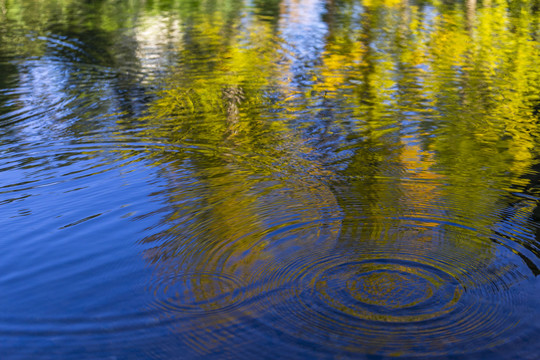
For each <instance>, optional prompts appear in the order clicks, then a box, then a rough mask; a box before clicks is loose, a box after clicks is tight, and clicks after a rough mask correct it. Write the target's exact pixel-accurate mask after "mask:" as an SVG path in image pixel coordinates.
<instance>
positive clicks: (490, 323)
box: [260, 246, 520, 356]
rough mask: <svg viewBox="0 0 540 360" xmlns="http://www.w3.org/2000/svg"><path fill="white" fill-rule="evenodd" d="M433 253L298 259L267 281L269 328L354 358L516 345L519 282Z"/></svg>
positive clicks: (474, 262) (459, 257)
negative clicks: (515, 285)
mask: <svg viewBox="0 0 540 360" xmlns="http://www.w3.org/2000/svg"><path fill="white" fill-rule="evenodd" d="M446 250H449V249H446ZM434 251H435V252H429V251H426V252H425V253H424V254H422V253H420V252H418V251H417V250H413V251H411V252H410V253H407V252H405V251H403V250H402V251H397V250H395V249H391V250H390V249H389V251H373V250H371V251H368V249H359V248H356V249H353V251H349V252H348V253H345V254H344V253H333V254H330V255H328V254H327V255H322V254H318V255H317V254H307V255H305V256H303V257H298V258H297V259H295V260H294V261H292V262H290V263H288V264H287V265H286V266H285V267H284V268H282V269H281V270H279V271H277V272H275V273H274V274H272V275H271V279H269V280H268V283H271V284H272V287H274V289H275V291H273V292H269V293H268V296H267V297H266V298H265V299H263V300H262V304H260V306H261V309H260V310H261V311H263V312H266V313H267V315H266V316H263V318H262V320H261V321H262V322H264V326H263V328H264V327H269V328H271V329H272V332H275V331H276V330H277V331H279V332H282V333H284V334H287V337H288V338H289V339H294V342H296V343H297V344H300V345H301V346H304V347H305V346H309V347H312V348H316V349H317V351H318V352H320V353H324V352H329V353H336V352H339V353H344V354H349V355H354V354H360V353H364V354H365V353H373V354H378V355H385V356H390V355H393V354H401V355H406V356H436V355H442V354H465V353H470V352H476V351H481V350H483V349H486V348H491V347H494V346H497V345H500V344H502V343H504V342H508V341H511V339H513V338H515V336H516V334H514V333H513V331H515V330H518V329H517V327H518V321H517V316H516V315H515V314H514V313H515V311H516V310H515V309H516V308H519V306H518V304H519V302H520V299H519V296H520V295H519V294H517V293H514V292H512V291H511V290H510V288H511V285H512V284H511V283H510V282H511V280H510V278H511V277H509V276H507V274H505V273H504V271H500V272H497V271H495V270H494V269H492V268H490V266H489V265H488V264H487V263H485V260H481V258H475V257H474V256H473V254H470V253H467V252H465V251H460V250H456V249H454V251H453V252H451V251H445V249H444V246H443V247H441V249H436V250H434ZM267 286H268V287H271V286H269V285H267ZM262 307H264V308H262ZM321 344H324V345H321Z"/></svg>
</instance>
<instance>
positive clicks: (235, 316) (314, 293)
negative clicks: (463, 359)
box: [140, 0, 540, 355]
mask: <svg viewBox="0 0 540 360" xmlns="http://www.w3.org/2000/svg"><path fill="white" fill-rule="evenodd" d="M302 4H303V5H305V6H310V9H312V11H320V13H315V14H314V13H310V14H308V15H309V16H308V15H306V14H302V13H300V12H299V13H291V11H300V9H301V8H302V7H301V6H299V5H302ZM324 5H325V7H323V6H322V3H319V2H318V1H307V0H306V1H299V2H296V1H291V2H281V3H280V4H279V6H277V7H275V8H273V7H272V8H269V9H265V11H264V13H265V14H266V15H265V16H260V17H259V16H258V15H256V14H257V12H255V14H254V13H252V12H251V11H250V9H249V8H246V9H244V8H242V7H232V8H231V7H227V6H224V5H223V6H221V5H216V6H215V7H214V8H212V10H211V11H208V12H203V11H202V9H195V10H193V11H194V12H195V13H196V14H192V15H188V16H186V18H185V19H183V22H184V25H183V26H184V29H185V33H184V34H183V38H182V41H181V42H178V44H177V49H176V50H175V51H177V56H178V59H179V61H178V63H177V64H176V65H174V66H172V67H171V69H169V73H168V75H167V76H166V77H165V78H164V86H163V88H162V89H160V90H159V91H158V92H157V95H158V99H157V100H155V101H154V102H152V103H151V104H150V105H149V108H148V111H147V113H146V115H145V116H144V118H143V121H144V122H145V123H146V124H147V125H146V126H145V128H144V129H143V130H142V131H141V134H140V136H141V138H144V139H153V141H155V142H158V143H160V144H161V145H160V146H156V147H153V148H152V149H151V154H149V155H150V156H151V157H152V158H153V161H154V165H156V166H159V167H160V168H161V169H162V170H161V173H162V176H163V177H164V178H165V179H167V181H168V186H167V187H166V188H165V189H162V190H161V191H160V192H158V193H156V194H155V196H156V197H157V198H158V199H160V201H162V202H163V208H162V210H161V211H160V213H161V214H162V222H161V224H159V225H158V226H157V227H156V229H157V230H156V231H155V233H154V234H153V235H152V236H148V237H146V238H145V239H144V240H143V243H145V244H146V246H150V249H149V250H147V251H146V253H145V255H146V257H147V258H148V261H149V262H150V263H151V264H153V265H154V266H155V267H156V269H157V270H156V271H157V273H156V274H157V276H158V277H159V278H160V279H169V280H170V284H169V285H167V286H170V287H175V286H176V287H178V288H179V290H178V291H179V293H178V294H179V295H174V296H171V297H168V296H169V295H167V294H168V292H166V291H165V292H163V294H161V295H160V294H158V295H157V296H158V297H160V296H162V297H164V298H167V299H168V300H164V301H170V302H173V303H175V304H178V307H176V305H172V307H166V308H164V310H165V311H166V312H167V311H169V314H170V316H173V317H174V316H178V317H179V318H182V317H184V316H185V315H186V314H185V313H184V312H183V310H182V309H181V308H180V307H181V306H190V304H191V305H193V306H200V309H204V310H205V311H204V312H203V313H201V316H202V317H203V318H204V321H199V320H200V319H198V320H197V321H195V320H194V319H191V320H193V321H191V320H190V321H191V322H190V326H191V327H188V328H189V329H192V330H193V331H195V332H196V333H197V334H198V335H197V336H196V337H195V338H194V339H195V340H194V341H196V342H198V344H199V345H194V346H196V347H197V349H198V350H197V351H200V352H202V353H207V352H210V353H211V352H213V351H218V350H217V349H219V348H220V347H221V346H225V344H229V343H230V342H233V343H234V340H232V339H233V338H234V336H233V333H234V331H235V329H236V330H238V328H242V327H244V326H246V327H248V328H249V326H250V321H252V320H246V319H258V321H260V322H261V323H263V324H264V326H263V328H265V327H269V328H274V329H279V331H283V332H285V333H287V334H288V336H290V337H292V338H295V339H297V340H298V341H299V342H298V343H299V344H302V343H305V342H310V341H312V340H311V339H310V338H309V337H308V336H304V335H299V334H303V332H308V333H309V331H310V329H318V330H321V331H322V330H324V331H325V332H327V333H335V334H336V336H337V338H339V339H340V340H335V341H334V340H329V339H326V341H327V342H328V349H330V350H331V351H334V350H336V349H340V350H342V351H345V353H346V354H354V353H357V352H363V351H372V352H375V353H381V354H387V355H388V354H394V353H400V351H401V353H404V354H409V355H411V354H419V353H420V354H435V353H443V352H456V353H462V352H467V351H470V350H471V349H478V350H480V349H483V348H489V347H491V346H494V344H495V343H496V342H497V339H498V338H499V337H501V336H503V337H504V336H506V335H507V332H506V331H507V329H509V328H512V327H513V326H514V325H515V319H514V318H511V317H510V316H507V314H505V313H504V308H505V306H510V307H511V306H512V304H513V302H514V301H515V299H514V295H515V294H513V293H511V291H510V290H508V289H509V288H511V286H512V282H511V281H509V280H508V278H509V277H512V278H513V279H514V280H512V281H515V279H518V278H524V277H525V276H524V275H523V269H522V267H523V266H524V264H523V263H522V262H521V260H520V259H519V258H518V257H516V259H515V260H514V261H515V262H516V263H515V264H514V266H506V265H505V266H502V265H501V266H500V267H498V266H497V264H496V263H497V259H496V255H495V249H494V245H493V242H492V241H491V240H490V233H491V232H490V229H492V228H494V227H496V226H497V222H498V221H499V219H500V218H499V213H500V212H501V211H503V210H504V208H505V206H509V204H508V203H505V201H504V200H503V199H502V197H501V194H502V193H503V192H504V190H505V189H507V188H508V187H510V186H512V185H513V184H514V183H513V182H514V181H516V182H519V181H522V180H520V179H521V178H520V175H522V174H523V173H524V172H526V171H527V170H528V169H529V168H530V167H531V166H532V165H533V164H534V163H535V162H536V161H537V160H536V158H537V154H536V153H535V150H534V149H535V147H536V146H537V143H536V141H537V140H536V139H537V135H538V119H537V118H536V117H535V116H534V106H536V105H535V104H536V101H537V96H538V95H537V94H538V93H539V89H538V86H539V84H540V81H539V80H540V72H539V71H538V69H540V63H539V61H540V56H539V54H538V51H539V48H538V43H537V40H538V39H537V38H536V37H537V34H535V32H534V26H536V25H535V24H537V23H538V19H537V17H538V15H537V14H535V13H533V12H532V11H530V9H531V6H532V4H531V2H527V1H523V2H512V4H511V6H513V7H516V6H517V7H520V8H519V9H518V10H519V11H517V10H515V9H510V10H512V11H508V7H509V6H510V5H508V3H507V2H506V1H500V0H494V1H484V2H483V3H482V4H476V2H475V1H466V2H465V3H462V2H457V3H452V4H450V3H448V4H447V3H445V2H443V3H439V2H419V3H416V2H414V1H401V0H386V1H377V0H373V1H367V0H365V1H359V2H357V1H329V2H327V3H325V4H324ZM255 6H257V5H255ZM268 11H271V12H274V13H272V14H271V15H270V17H271V18H272V19H283V18H286V19H289V20H290V21H297V20H298V18H303V19H304V20H305V19H306V18H309V21H307V22H302V21H298V23H297V27H296V28H297V29H300V30H301V29H315V28H317V29H319V30H320V29H324V31H323V34H324V36H321V37H317V36H318V35H319V34H320V33H315V34H310V33H295V34H294V36H292V35H291V33H290V32H288V31H284V29H283V26H284V25H283V24H284V23H283V22H280V21H267V20H268V18H267V17H266V16H268V14H267V12H268ZM323 12H324V14H323ZM512 14H514V15H515V16H511V15H512ZM195 15H196V16H195ZM310 21H311V22H316V24H313V23H310ZM314 25H316V26H314ZM306 43H309V44H311V45H310V46H312V49H313V53H311V54H308V55H306V54H305V51H304V50H305V47H302V46H304V45H305V44H306ZM299 48H302V49H304V50H302V51H298V49H299ZM319 50H320V51H319ZM514 250H515V251H516V252H518V253H519V252H520V249H519V246H517V247H516V248H515V249H514ZM336 254H337V255H336ZM530 260H531V259H530ZM531 261H533V262H537V261H538V259H532V260H531ZM370 262H374V264H371V265H370V266H368V265H366V264H368V263H370ZM487 268H489V269H491V270H490V272H489V273H487V272H485V271H484V270H482V269H487ZM497 268H498V269H499V270H495V269H497ZM518 268H519V269H521V270H519V271H517V270H516V269H518ZM501 269H502V270H501ZM360 270H362V271H360ZM342 271H344V272H342ZM359 271H360V272H359ZM514 271H516V272H515V273H513V272H514ZM509 273H510V275H509ZM518 273H519V275H518ZM209 274H214V275H215V276H218V275H219V276H226V277H227V278H228V279H233V280H231V281H230V283H231V284H237V286H236V285H231V286H229V285H227V286H226V287H225V290H223V289H224V288H223V286H222V281H221V280H219V281H214V278H213V276H210V275H209ZM490 274H491V275H490ZM493 274H496V276H492V275H493ZM186 276H189V277H190V280H189V284H183V285H182V284H178V283H175V282H176V280H175V279H185V277H186ZM182 281H183V280H182ZM220 284H221V285H220ZM494 287H498V288H500V289H505V290H501V291H494V290H493V288H494ZM188 290H189V291H188ZM182 293H183V294H184V295H182ZM233 294H242V296H233ZM327 295H328V296H327ZM480 296H484V297H485V298H486V299H487V300H486V301H487V305H486V306H485V307H484V308H480V307H478V306H477V305H475V301H476V300H475V299H476V297H480ZM262 297H267V298H266V299H265V300H264V301H263V300H261V298H262ZM219 299H221V300H224V301H225V300H227V301H229V300H230V301H233V300H232V299H235V300H234V301H233V302H234V305H233V304H230V303H226V304H220V303H219V301H218V300H219ZM434 299H435V300H434ZM437 299H438V300H437ZM441 299H443V300H444V301H442V300H441ZM439 300H440V301H439ZM336 301H337V303H336ZM197 304H199V305H197ZM212 304H214V305H212ZM501 304H502V305H501ZM401 305H403V306H401ZM405 305H406V306H405ZM222 307H223V308H227V309H234V310H231V311H232V313H231V312H228V311H229V310H227V313H226V314H224V315H223V316H220V313H219V310H220V309H221V308H222ZM316 308H317V309H320V312H318V313H317V312H316V311H315V310H314V309H316ZM405 308H406V309H405ZM272 309H281V310H272ZM456 309H459V310H456ZM463 309H469V310H470V312H468V313H467V312H464V311H462V310H463ZM273 311H278V312H280V311H283V313H281V314H280V315H285V314H289V316H291V317H292V318H294V320H295V323H294V324H291V323H289V322H288V321H287V320H283V318H281V317H280V316H278V317H279V319H278V320H276V318H275V317H274V316H273V315H272V312H273ZM332 312H334V317H332V316H330V313H332ZM210 314H211V315H210ZM231 314H232V315H231ZM402 316H404V317H402ZM188 317H189V316H188ZM403 319H406V321H405V320H403ZM424 320H425V321H426V323H425V324H423V325H425V327H422V326H419V325H418V323H416V325H414V326H413V323H415V322H419V321H424ZM428 320H429V321H428ZM372 322H373V323H372ZM456 322H457V324H459V325H456V326H454V327H453V325H452V324H455V323H456ZM384 323H393V324H394V326H391V327H388V328H385V324H384ZM396 323H399V324H401V325H400V326H402V329H401V330H402V331H409V332H411V331H412V332H413V333H414V334H415V335H416V336H418V337H419V338H421V339H422V340H423V341H424V342H423V345H422V346H421V347H414V346H412V345H410V344H409V345H407V344H406V340H405V338H404V337H403V332H399V331H398V330H396V326H395V324H396ZM369 324H371V325H373V324H375V325H373V326H371V325H369ZM343 327H347V332H344V330H343ZM243 330H245V331H247V332H249V331H253V329H251V330H249V329H243ZM318 330H311V331H312V332H313V333H311V335H313V336H314V339H317V338H318V337H319V336H322V335H321V333H319V332H318ZM255 332H256V333H257V332H260V333H261V334H264V333H265V330H261V329H259V328H258V329H257V330H256V331H255ZM370 333H372V334H375V333H384V334H385V336H386V337H387V338H390V339H391V340H390V342H392V343H391V344H388V343H386V342H385V341H386V340H385V341H382V340H381V339H382V338H377V339H374V338H371V339H370V338H369V336H368V337H366V336H365V334H370ZM204 334H213V335H212V336H215V334H221V335H220V336H222V338H221V340H220V341H218V340H216V339H213V340H212V341H208V342H205V336H206V335H204ZM243 334H244V335H245V333H243ZM426 334H427V335H426ZM261 336H262V337H263V338H264V336H263V335H261ZM442 337H446V338H447V339H449V340H447V342H446V343H440V342H439V340H440V338H442ZM319 340H320V339H319ZM242 341H247V340H246V339H244V340H242ZM313 341H314V340H313ZM340 341H341V342H340ZM209 344H213V345H209ZM246 346H248V345H246ZM328 349H327V350H328Z"/></svg>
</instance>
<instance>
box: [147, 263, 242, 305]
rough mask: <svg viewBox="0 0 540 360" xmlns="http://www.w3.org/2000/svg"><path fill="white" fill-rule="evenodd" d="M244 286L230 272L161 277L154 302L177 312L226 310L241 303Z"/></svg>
mask: <svg viewBox="0 0 540 360" xmlns="http://www.w3.org/2000/svg"><path fill="white" fill-rule="evenodd" d="M244 289H245V287H244V286H242V283H241V282H240V281H239V280H238V279H236V278H235V277H233V276H230V275H226V274H214V273H204V272H203V273H187V274H182V275H178V276H175V277H170V278H167V279H165V280H164V281H161V282H160V283H159V284H158V285H157V287H156V288H155V290H154V297H155V301H154V304H153V305H154V307H155V308H158V309H160V310H163V311H166V312H167V313H175V315H178V314H180V313H184V314H204V315H210V314H213V313H223V312H226V311H229V310H232V309H233V308H235V307H236V306H238V305H239V304H240V302H241V300H242V299H243V297H244Z"/></svg>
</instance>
